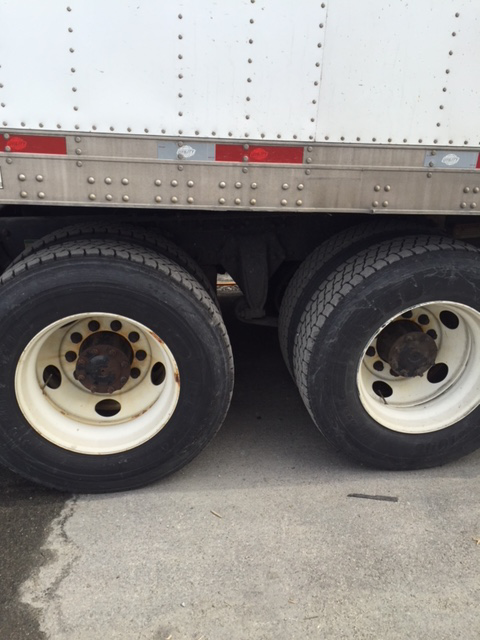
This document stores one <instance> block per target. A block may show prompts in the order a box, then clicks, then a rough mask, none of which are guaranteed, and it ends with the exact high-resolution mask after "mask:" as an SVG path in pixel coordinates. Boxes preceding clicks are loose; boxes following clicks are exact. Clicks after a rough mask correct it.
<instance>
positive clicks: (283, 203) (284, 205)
mask: <svg viewBox="0 0 480 640" xmlns="http://www.w3.org/2000/svg"><path fill="white" fill-rule="evenodd" d="M280 204H281V205H282V207H286V206H287V204H288V202H287V201H286V200H282V201H281V202H280Z"/></svg>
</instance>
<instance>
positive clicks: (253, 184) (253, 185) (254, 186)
mask: <svg viewBox="0 0 480 640" xmlns="http://www.w3.org/2000/svg"><path fill="white" fill-rule="evenodd" d="M250 187H251V188H252V189H256V188H257V187H258V184H257V183H256V182H252V184H251V185H250Z"/></svg>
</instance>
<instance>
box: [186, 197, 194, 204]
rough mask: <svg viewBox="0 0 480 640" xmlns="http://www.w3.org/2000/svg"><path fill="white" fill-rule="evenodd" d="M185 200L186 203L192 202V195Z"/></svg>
mask: <svg viewBox="0 0 480 640" xmlns="http://www.w3.org/2000/svg"><path fill="white" fill-rule="evenodd" d="M187 202H188V204H193V198H192V196H190V197H189V198H187Z"/></svg>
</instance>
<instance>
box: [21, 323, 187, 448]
mask: <svg viewBox="0 0 480 640" xmlns="http://www.w3.org/2000/svg"><path fill="white" fill-rule="evenodd" d="M92 322H93V324H95V323H97V324H98V329H96V330H95V331H91V329H89V323H90V326H93V324H92ZM112 323H114V324H113V325H112ZM115 323H120V325H121V328H120V329H118V328H117V327H118V324H115ZM112 326H113V327H115V329H116V330H115V331H113V330H112ZM100 332H109V333H110V334H112V335H113V334H115V335H116V336H121V338H114V339H115V340H117V339H119V340H121V341H122V344H123V343H124V341H123V340H122V339H124V340H125V341H128V344H129V345H130V347H131V348H132V354H133V360H132V363H131V367H130V369H129V371H130V375H128V376H126V377H127V378H128V379H127V381H126V382H125V383H124V384H123V386H122V388H121V389H118V390H114V391H113V392H112V391H111V392H108V393H107V392H103V393H99V392H95V391H94V392H92V391H91V390H89V389H87V388H85V386H83V384H82V383H81V382H79V381H78V380H77V379H75V376H74V372H75V370H76V367H77V364H78V361H79V359H80V358H81V357H82V354H83V353H85V352H82V351H81V349H82V345H84V346H85V340H86V339H87V337H89V336H91V335H92V334H93V333H100ZM74 334H79V335H80V336H81V338H82V340H81V341H79V342H73V341H72V336H73V335H74ZM74 337H75V339H76V340H78V335H77V336H74ZM130 338H132V339H133V340H134V342H132V341H131V340H130ZM71 353H74V354H75V356H76V357H75V360H74V361H72V362H69V361H68V360H67V357H70V358H71V357H72V356H71ZM67 354H69V355H68V356H67ZM47 367H48V369H47ZM52 367H53V368H52ZM55 369H56V370H57V371H55ZM57 372H58V373H57ZM77 375H78V371H77ZM59 376H60V377H59ZM134 376H135V377H134ZM45 380H47V383H46V382H45ZM58 380H60V385H59V386H58V387H57V388H53V387H55V384H56V383H57V382H58ZM110 389H111V387H110ZM15 394H16V398H17V402H18V405H19V407H20V410H21V411H22V413H23V415H24V416H25V418H26V419H27V421H28V422H29V424H30V425H31V426H32V427H33V428H34V429H35V430H36V431H37V432H38V433H39V434H40V435H41V436H43V437H44V438H46V439H47V440H49V441H50V442H52V443H54V444H56V445H58V446H59V447H62V448H63V449H67V450H69V451H75V452H77V453H85V454H90V455H106V454H113V453H120V452H122V451H128V450H129V449H133V448H134V447H137V446H139V445H140V444H142V443H144V442H146V441H147V440H149V439H150V438H152V437H153V436H154V435H156V434H157V433H158V432H159V431H161V429H163V427H164V426H165V425H166V424H167V422H168V421H169V419H170V418H171V416H172V414H173V412H174V411H175V407H176V405H177V402H178V397H179V394H180V376H179V372H178V367H177V363H176V361H175V358H174V357H173V354H172V352H171V351H170V349H169V348H168V347H167V345H166V344H165V343H164V342H163V341H162V340H161V338H159V337H158V336H157V335H156V334H155V333H153V332H152V331H150V330H149V329H148V328H147V327H145V326H144V325H142V324H140V323H139V322H136V321H135V320H131V319H130V318H126V317H124V316H117V315H113V314H108V313H88V314H87V313H83V314H77V315H73V316H68V317H65V318H62V319H61V320H58V321H57V322H54V323H53V324H51V325H49V326H48V327H46V328H45V329H43V330H42V331H41V332H40V333H38V334H37V335H36V336H35V337H34V338H33V339H32V340H31V341H30V342H29V344H28V345H27V346H26V348H25V350H24V351H23V353H22V355H21V357H20V359H19V362H18V365H17V368H16V373H15ZM99 403H101V404H99ZM118 407H120V408H118ZM99 412H100V413H99ZM114 412H116V413H115V414H114V415H109V414H113V413H114Z"/></svg>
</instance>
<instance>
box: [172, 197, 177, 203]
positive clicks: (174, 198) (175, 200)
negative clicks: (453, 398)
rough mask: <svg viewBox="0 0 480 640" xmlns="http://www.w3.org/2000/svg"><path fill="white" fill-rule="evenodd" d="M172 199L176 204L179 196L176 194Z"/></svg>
mask: <svg viewBox="0 0 480 640" xmlns="http://www.w3.org/2000/svg"><path fill="white" fill-rule="evenodd" d="M171 201H172V202H173V204H175V203H176V202H178V198H177V197H176V196H173V197H172V198H171Z"/></svg>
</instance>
